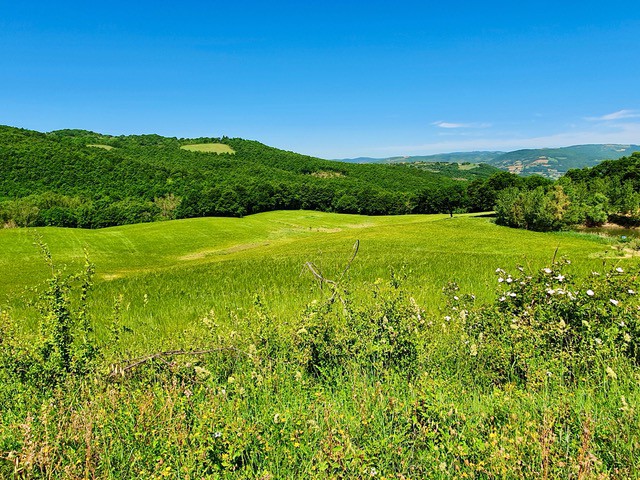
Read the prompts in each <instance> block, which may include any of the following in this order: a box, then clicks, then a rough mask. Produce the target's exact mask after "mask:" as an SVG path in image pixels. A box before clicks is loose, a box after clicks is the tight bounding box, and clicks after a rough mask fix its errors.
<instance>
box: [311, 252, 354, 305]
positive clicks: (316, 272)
mask: <svg viewBox="0 0 640 480" xmlns="http://www.w3.org/2000/svg"><path fill="white" fill-rule="evenodd" d="M359 249H360V240H356V242H355V243H354V244H353V251H352V253H351V258H349V260H348V261H347V264H346V265H345V267H344V270H343V271H342V273H341V274H340V277H339V278H338V280H337V281H336V280H331V279H329V278H327V277H325V276H324V275H323V274H322V272H321V271H320V269H319V268H318V266H317V265H316V264H315V263H313V262H306V263H305V264H304V266H305V267H307V268H308V269H309V271H310V272H311V274H312V275H313V276H314V277H315V278H316V280H317V281H318V284H319V285H320V288H321V289H322V286H323V285H324V284H327V285H329V286H330V288H331V289H332V291H333V295H331V297H330V298H329V303H331V302H333V300H334V299H335V298H336V296H338V297H339V295H338V286H339V285H340V283H341V282H342V280H343V279H344V276H345V275H346V274H347V272H348V271H349V269H350V268H351V264H352V263H353V261H354V260H355V258H356V255H357V254H358V250H359ZM340 300H341V301H342V303H343V304H344V303H345V302H344V300H343V299H342V297H340Z"/></svg>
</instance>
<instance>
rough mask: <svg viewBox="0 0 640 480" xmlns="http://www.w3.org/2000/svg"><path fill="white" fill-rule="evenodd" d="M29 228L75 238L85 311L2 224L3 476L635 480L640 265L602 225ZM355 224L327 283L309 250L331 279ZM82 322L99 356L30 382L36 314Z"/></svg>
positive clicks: (419, 219) (28, 241)
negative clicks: (90, 270) (548, 229)
mask: <svg viewBox="0 0 640 480" xmlns="http://www.w3.org/2000/svg"><path fill="white" fill-rule="evenodd" d="M36 233H37V235H39V236H40V237H41V239H42V241H43V242H44V243H46V244H47V245H49V248H50V250H51V255H52V258H53V260H54V262H56V263H57V265H58V266H62V265H66V272H67V273H72V272H75V271H78V270H80V269H81V268H82V265H83V263H84V261H85V260H84V253H83V248H84V249H86V251H87V255H88V257H89V258H90V259H91V260H92V261H93V262H94V263H95V270H96V274H95V276H94V277H93V281H94V285H93V290H92V291H91V292H90V295H89V297H88V300H87V301H86V305H85V304H84V303H83V301H82V296H81V294H80V293H79V292H78V291H75V293H74V288H79V287H80V286H81V285H80V284H79V283H78V281H77V280H70V281H69V282H70V283H69V284H68V285H69V293H68V295H66V294H64V292H66V291H67V290H66V288H67V287H65V285H66V283H65V280H63V278H64V276H65V273H64V272H62V273H60V274H58V276H57V278H58V280H57V283H56V282H54V283H53V284H52V283H51V281H49V282H48V283H46V282H44V280H45V279H47V278H50V277H51V272H52V270H51V268H50V267H49V266H47V265H46V264H45V262H43V261H42V259H41V255H40V253H39V252H38V250H37V249H36V248H34V246H33V242H34V236H33V235H34V233H33V232H30V231H26V230H16V229H14V230H5V231H0V262H2V263H0V267H1V268H2V271H3V272H4V273H5V274H6V275H5V276H3V278H2V282H3V283H2V284H1V286H0V288H1V290H2V292H3V294H4V295H6V296H7V302H6V304H7V307H8V308H6V307H5V308H3V309H2V311H1V312H0V320H2V321H1V322H0V325H2V329H0V339H1V341H0V367H2V368H0V385H2V387H1V388H0V410H2V412H3V415H2V420H1V421H0V476H4V477H7V478H114V479H115V478H123V479H124V478H158V479H159V478H175V479H187V478H189V479H194V478H262V479H279V478H396V479H406V478H637V477H638V475H639V474H640V470H639V469H640V463H639V462H638V459H637V455H636V453H637V451H638V449H640V427H639V425H640V418H639V416H638V415H639V413H638V409H637V405H638V404H639V402H640V393H639V391H638V388H637V386H638V384H639V380H640V373H639V370H638V367H637V363H636V360H637V359H634V357H633V355H637V352H636V350H634V349H635V348H637V347H636V346H637V345H638V342H637V340H636V336H637V335H640V329H638V322H637V314H636V312H637V307H638V302H637V300H636V297H635V293H633V294H632V293H629V291H633V292H635V291H637V290H640V288H639V285H638V278H639V277H638V270H637V267H638V262H637V259H635V258H624V257H619V256H617V252H616V251H615V250H613V249H612V248H611V244H610V243H608V242H607V241H606V240H604V239H601V238H599V237H594V236H581V235H575V234H541V233H533V232H526V231H520V230H512V229H507V228H503V227H498V226H496V225H494V224H493V223H491V221H490V220H489V219H486V218H474V217H471V216H460V217H456V218H453V219H449V218H447V216H444V215H436V216H407V217H358V216H350V215H332V214H325V213H318V212H304V211H296V212H271V213H268V214H261V215H256V216H252V217H247V218H243V219H193V220H183V221H175V222H163V223H159V224H143V225H133V226H126V227H117V228H112V229H104V230H98V231H81V230H66V229H58V228H43V229H37V231H36ZM356 239H358V240H359V241H360V249H359V252H358V254H357V257H356V258H355V260H354V261H353V263H352V264H351V266H350V268H349V270H348V272H347V273H346V275H345V276H344V278H343V279H342V281H341V282H340V283H339V284H338V285H333V284H331V283H325V284H324V286H323V288H322V289H320V287H319V284H318V283H317V277H314V275H312V274H311V273H310V272H309V270H308V269H307V268H305V263H306V262H313V264H314V265H315V267H314V268H315V269H316V270H317V271H319V272H321V274H322V275H323V276H324V277H325V278H327V279H331V280H338V279H339V278H340V277H341V274H342V272H343V271H344V268H345V264H346V262H347V260H348V259H349V257H350V255H351V249H352V246H353V244H354V241H355V240H356ZM556 251H557V253H556ZM563 255H566V256H568V257H569V258H570V259H571V264H570V265H569V264H567V263H566V262H564V261H561V259H562V256H563ZM554 259H555V263H554ZM518 264H519V265H521V267H522V271H523V273H520V270H517V269H516V268H515V266H516V265H518ZM545 266H550V267H551V270H550V271H551V273H546V272H545V271H544V270H542V268H543V267H545ZM497 268H500V269H504V270H505V272H504V273H503V272H502V271H500V272H498V274H496V269H497ZM506 271H509V272H514V273H513V274H514V277H508V276H507V273H506ZM593 271H596V272H598V273H599V275H597V276H594V275H592V272H593ZM519 275H520V276H522V278H518V281H517V282H514V281H511V282H509V281H507V280H505V279H507V278H517V276H519ZM528 277H531V279H528ZM499 278H502V279H503V281H502V282H499V281H498V279H499ZM559 278H561V279H559ZM450 282H457V284H458V285H457V286H455V287H452V286H451V285H450ZM520 282H523V285H522V286H520V287H517V288H519V290H518V289H516V288H515V287H511V285H512V284H514V285H515V284H516V283H517V284H518V285H520ZM560 284H561V287H562V288H564V289H565V290H567V291H571V292H574V291H575V292H579V293H576V298H578V299H579V302H578V303H575V302H572V300H571V299H570V298H569V297H568V296H566V295H565V294H564V293H563V294H562V295H559V296H558V295H556V293H555V292H556V290H557V289H558V285H560ZM34 285H39V287H38V291H33V290H29V289H28V287H30V286H34ZM55 285H58V286H59V287H56V288H57V290H53V291H54V292H62V293H61V294H59V295H58V296H56V297H52V294H51V293H46V292H52V290H51V288H52V287H53V286H55ZM74 286H75V287H74ZM447 286H448V287H447ZM443 287H447V289H446V292H445V293H446V295H444V294H443ZM587 287H589V288H591V289H593V291H595V294H594V295H593V296H590V295H589V293H586V289H587ZM507 288H508V289H510V290H511V292H509V293H514V292H517V293H516V297H513V298H514V299H519V298H521V296H522V298H523V299H525V298H526V300H523V302H522V304H519V303H518V302H517V301H516V300H513V301H512V300H511V298H512V297H510V296H509V299H508V301H506V300H500V298H502V297H505V298H506V296H507V290H506V289H507ZM43 289H44V292H45V294H44V295H43ZM548 289H553V290H554V294H550V293H548ZM472 294H473V296H474V297H475V300H474V299H473V297H472ZM554 295H556V296H554ZM572 295H573V294H572ZM37 297H40V299H41V300H42V299H44V301H45V303H44V305H43V304H42V303H41V301H39V302H37V303H38V304H39V305H40V309H39V310H34V308H33V305H34V303H33V302H34V299H36V298H37ZM52 298H55V299H56V300H55V302H54V305H51V299H52ZM612 299H613V300H616V302H618V303H619V304H616V305H614V303H613V302H611V301H610V300H612ZM505 301H506V303H505ZM47 305H49V306H47ZM85 306H86V308H85ZM54 307H55V308H54ZM634 309H635V310H634ZM34 312H35V313H34ZM61 312H62V313H61ZM81 312H84V313H81ZM43 314H45V315H44V317H43ZM85 314H86V316H87V318H90V319H91V325H92V330H90V331H89V332H84V333H82V332H83V331H82V330H81V329H80V330H78V333H77V334H76V337H73V336H72V335H71V334H70V335H68V338H75V340H74V342H76V343H73V345H76V346H75V347H73V348H71V349H70V351H72V352H76V351H77V352H83V351H84V350H83V348H84V347H83V345H85V344H84V343H82V342H84V341H85V340H82V339H85V338H88V340H87V341H88V342H89V343H88V344H87V345H89V346H91V345H95V346H96V349H97V350H95V351H94V350H90V351H92V352H96V353H98V354H99V355H98V356H97V357H95V358H97V359H99V360H100V361H99V362H98V363H97V364H94V363H92V364H91V365H95V366H94V367H92V368H93V369H92V370H88V369H85V370H86V371H87V372H89V373H85V374H77V373H73V372H75V370H73V371H71V370H70V371H69V372H67V373H64V370H62V371H61V372H62V373H60V371H57V373H58V375H59V376H58V377H56V378H58V380H57V382H58V383H57V386H50V387H46V386H45V387H43V386H42V385H39V384H37V378H39V377H36V380H29V379H30V378H33V377H32V376H31V377H30V376H29V375H33V373H29V372H38V368H40V366H38V364H37V363H36V364H34V363H33V359H38V358H40V357H39V356H41V355H43V352H42V350H39V349H38V348H39V347H37V346H38V345H40V344H41V343H42V342H44V343H43V344H44V345H47V344H48V343H47V342H50V340H47V339H49V337H47V335H48V333H47V332H49V331H54V332H55V331H56V330H55V328H53V329H49V330H47V329H45V330H42V329H38V328H37V327H38V326H39V325H40V326H41V325H42V322H43V319H45V320H46V322H48V323H47V325H53V327H55V325H56V318H60V319H61V321H64V325H72V324H73V321H75V320H74V319H79V318H84V317H83V315H85ZM634 315H635V317H634ZM70 319H71V323H69V322H70ZM514 319H515V320H517V322H516V321H515V320H514ZM560 320H562V321H563V322H564V321H565V320H566V324H565V326H562V325H563V324H562V323H560ZM582 320H585V321H587V324H586V325H587V326H585V324H583V323H581V321H582ZM51 322H53V323H51ZM621 322H622V323H621ZM622 324H624V325H622ZM514 325H515V326H516V328H514ZM567 326H568V327H567ZM79 327H80V325H78V328H79ZM123 327H127V328H123ZM128 329H131V331H128ZM626 335H629V340H628V341H627V337H626ZM81 340H82V342H81ZM77 342H80V343H77ZM61 345H64V343H61ZM79 347H83V348H79ZM175 349H182V351H183V353H185V355H171V354H166V355H160V356H158V357H156V358H155V359H150V360H148V361H142V362H140V363H139V364H138V365H137V366H135V367H133V368H131V369H130V370H127V373H126V374H124V375H122V374H121V373H120V372H122V371H123V368H126V366H127V365H134V364H135V363H136V362H135V361H134V360H131V359H133V358H135V357H140V356H145V355H147V354H152V353H156V352H161V351H163V350H175ZM195 349H198V350H207V351H208V352H209V353H207V354H202V355H200V354H190V352H191V351H192V350H195ZM634 352H635V353H634ZM45 353H46V352H45ZM75 358H76V357H73V359H74V360H73V361H72V362H71V363H72V364H73V365H74V366H80V367H81V366H82V361H83V360H82V359H83V358H84V357H82V356H78V357H77V359H75ZM30 362H31V363H30ZM114 365H117V366H118V367H117V368H114ZM34 368H35V370H34ZM33 382H36V383H33Z"/></svg>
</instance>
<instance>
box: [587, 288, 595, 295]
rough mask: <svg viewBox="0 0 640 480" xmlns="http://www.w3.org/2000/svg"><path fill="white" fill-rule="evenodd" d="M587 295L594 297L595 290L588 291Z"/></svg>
mask: <svg viewBox="0 0 640 480" xmlns="http://www.w3.org/2000/svg"><path fill="white" fill-rule="evenodd" d="M587 295H589V296H590V297H593V295H594V293H593V290H591V289H589V290H587Z"/></svg>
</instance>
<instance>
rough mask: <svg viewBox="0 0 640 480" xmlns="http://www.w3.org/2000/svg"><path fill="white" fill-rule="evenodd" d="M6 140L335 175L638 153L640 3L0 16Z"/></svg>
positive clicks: (67, 6)
mask: <svg viewBox="0 0 640 480" xmlns="http://www.w3.org/2000/svg"><path fill="white" fill-rule="evenodd" d="M0 124H6V125H13V126H18V127H24V128H30V129H35V130H40V131H50V130H55V129H61V128H85V129H89V130H94V131H99V132H102V133H108V134H114V135H119V134H131V133H158V134H161V135H167V136H177V137H197V136H220V135H228V136H233V137H244V138H251V139H256V140H259V141H262V142H264V143H266V144H269V145H273V146H277V147H280V148H284V149H287V150H294V151H298V152H301V153H307V154H311V155H317V156H321V157H325V158H343V157H354V156H374V157H385V156H391V155H418V154H428V153H437V152H450V151H467V150H513V149H517V148H527V147H545V146H548V147H556V146H566V145H572V144H580V143H640V4H638V3H637V1H616V0H610V1H607V2H604V1H601V0H599V1H591V0H582V1H554V2H551V1H545V0H541V1H535V2H533V1H524V2H514V1H509V2H503V1H488V0H487V1H482V2H479V1H478V2H470V1H456V0H449V1H447V2H444V1H438V2H429V1H425V2H413V1H402V0H398V1H396V2H393V3H392V2H382V1H378V0H370V1H350V0H342V1H329V0H325V1H322V2H308V1H307V2H304V1H296V2H293V1H291V2H289V1H278V0H274V1H270V2H257V1H242V0H238V1H227V2H217V1H213V2H196V1H189V0H185V1H182V2H176V1H171V2H165V1H162V0H160V1H154V2H150V1H137V2H135V3H134V4H133V5H132V4H130V3H129V2H121V1H112V2H95V3H94V2H65V1H60V2H49V1H48V2H40V1H31V2H16V1H5V0H0Z"/></svg>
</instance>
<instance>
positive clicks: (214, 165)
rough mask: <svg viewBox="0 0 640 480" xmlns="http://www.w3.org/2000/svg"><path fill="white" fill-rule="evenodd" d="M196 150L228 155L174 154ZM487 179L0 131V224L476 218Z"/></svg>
mask: <svg viewBox="0 0 640 480" xmlns="http://www.w3.org/2000/svg"><path fill="white" fill-rule="evenodd" d="M207 143H212V144H213V143H218V144H224V145H228V146H229V147H230V148H231V149H232V150H233V151H234V152H235V153H234V154H210V153H201V152H192V151H187V150H185V149H182V148H181V147H183V146H185V145H192V144H207ZM96 147H99V148H96ZM493 172H494V170H492V169H491V168H488V167H481V168H478V169H475V170H474V171H473V172H472V171H471V170H470V169H468V170H465V169H464V168H463V169H460V168H459V167H458V168H456V169H453V168H447V167H444V166H441V167H440V168H439V170H438V171H436V172H434V171H427V170H424V169H421V168H414V167H409V166H404V165H393V166H390V165H354V164H347V163H342V162H336V161H331V160H322V159H319V158H315V157H310V156H306V155H300V154H297V153H294V152H288V151H283V150H279V149H277V148H273V147H268V146H266V145H263V144H261V143H259V142H257V141H251V140H244V139H239V138H228V137H222V138H194V139H178V138H169V137H163V136H160V135H128V136H109V135H103V134H100V133H95V132H90V131H86V130H58V131H54V132H50V133H39V132H34V131H30V130H23V129H17V128H13V127H6V126H5V127H0V221H2V223H3V224H5V225H18V226H27V225H58V226H73V227H76V226H77V227H86V228H99V227H106V226H112V225H121V224H127V223H137V222H145V221H154V220H161V219H170V218H188V217H197V216H242V215H247V214H252V213H258V212H263V211H270V210H277V209H301V208H302V209H311V210H321V211H328V212H341V213H360V214H367V215H380V214H406V213H437V212H453V211H454V210H461V211H464V210H471V211H477V210H482V209H486V208H491V206H492V202H493V200H492V198H493V197H494V196H495V192H493V187H492V186H491V184H487V185H485V183H486V182H487V178H489V177H490V176H491V174H492V173H493ZM499 175H503V173H501V174H499ZM512 177H513V176H512ZM514 179H515V177H513V178H512V179H511V180H510V182H511V183H513V182H516V180H514ZM492 182H493V183H496V182H495V180H493V181H492ZM490 183H491V182H490ZM498 183H499V182H498ZM516 183H517V182H516ZM478 192H480V195H478Z"/></svg>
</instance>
